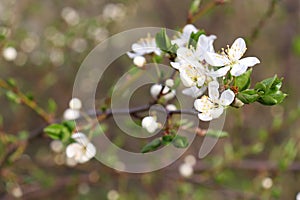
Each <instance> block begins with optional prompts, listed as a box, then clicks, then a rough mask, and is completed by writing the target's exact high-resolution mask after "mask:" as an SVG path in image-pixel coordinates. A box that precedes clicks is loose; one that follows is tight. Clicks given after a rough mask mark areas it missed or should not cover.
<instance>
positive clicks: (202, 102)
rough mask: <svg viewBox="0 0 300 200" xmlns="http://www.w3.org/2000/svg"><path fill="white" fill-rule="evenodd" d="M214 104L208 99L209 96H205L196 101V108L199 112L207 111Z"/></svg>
mask: <svg viewBox="0 0 300 200" xmlns="http://www.w3.org/2000/svg"><path fill="white" fill-rule="evenodd" d="M211 106H212V103H211V102H210V101H209V100H208V97H207V96H203V97H202V98H201V99H196V100H195V101H194V108H195V109H196V110H198V111H199V112H204V111H207V110H208V109H209V108H210V107H211Z"/></svg>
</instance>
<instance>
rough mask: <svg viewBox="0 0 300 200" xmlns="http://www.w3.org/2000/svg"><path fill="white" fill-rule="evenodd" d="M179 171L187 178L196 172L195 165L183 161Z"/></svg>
mask: <svg viewBox="0 0 300 200" xmlns="http://www.w3.org/2000/svg"><path fill="white" fill-rule="evenodd" d="M179 173H180V175H181V176H183V177H185V178H188V177H190V176H192V175H193V173H194V169H193V167H192V166H191V165H190V164H188V163H182V164H181V165H180V166H179Z"/></svg>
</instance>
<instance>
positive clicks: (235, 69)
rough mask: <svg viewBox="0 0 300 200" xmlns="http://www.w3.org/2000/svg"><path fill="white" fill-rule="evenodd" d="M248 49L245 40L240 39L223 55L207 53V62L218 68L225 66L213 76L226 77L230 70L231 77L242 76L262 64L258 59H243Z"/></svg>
mask: <svg viewBox="0 0 300 200" xmlns="http://www.w3.org/2000/svg"><path fill="white" fill-rule="evenodd" d="M246 49H247V48H246V43H245V40H244V39H243V38H238V39H236V40H235V41H234V42H233V44H232V46H231V47H230V48H229V47H228V49H226V50H225V52H222V54H217V53H212V52H207V53H206V55H205V60H206V62H207V63H208V64H210V65H212V66H216V67H221V66H224V67H222V68H220V69H219V70H217V71H216V72H214V73H212V76H215V77H221V76H224V75H225V74H226V73H227V72H228V71H229V70H230V69H231V70H230V73H231V75H233V76H240V75H242V74H243V73H245V72H246V71H247V69H248V67H252V66H254V65H256V64H258V63H260V61H259V59H258V58H256V57H246V58H242V56H243V55H244V53H245V52H246ZM241 58H242V59H241Z"/></svg>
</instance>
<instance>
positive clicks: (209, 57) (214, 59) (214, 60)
mask: <svg viewBox="0 0 300 200" xmlns="http://www.w3.org/2000/svg"><path fill="white" fill-rule="evenodd" d="M205 61H206V62H207V63H208V64H210V65H212V66H215V67H220V66H226V65H229V64H230V60H229V59H228V58H227V57H226V56H225V55H220V54H217V53H211V52H206V54H205Z"/></svg>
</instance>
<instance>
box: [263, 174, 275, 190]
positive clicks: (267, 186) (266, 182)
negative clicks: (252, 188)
mask: <svg viewBox="0 0 300 200" xmlns="http://www.w3.org/2000/svg"><path fill="white" fill-rule="evenodd" d="M261 186H262V187H263V188H264V189H270V188H271V187H272V186H273V180H272V179H271V178H270V177H266V178H264V179H263V180H262V181H261Z"/></svg>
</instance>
